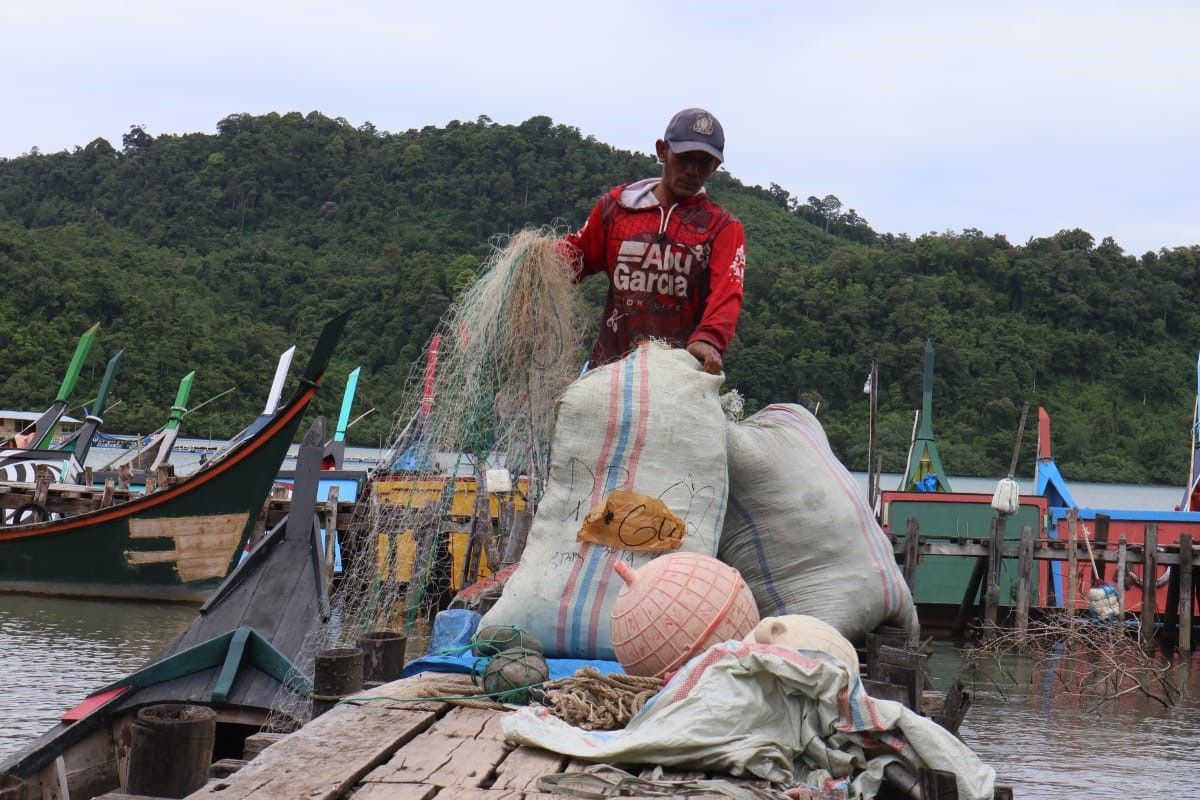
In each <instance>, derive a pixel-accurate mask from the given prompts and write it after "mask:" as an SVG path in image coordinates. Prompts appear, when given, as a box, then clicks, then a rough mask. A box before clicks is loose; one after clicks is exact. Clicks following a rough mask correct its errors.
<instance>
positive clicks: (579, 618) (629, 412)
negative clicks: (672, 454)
mask: <svg viewBox="0 0 1200 800" xmlns="http://www.w3.org/2000/svg"><path fill="white" fill-rule="evenodd" d="M640 352H641V351H640V350H635V351H633V354H632V355H631V356H630V357H629V358H628V359H626V360H625V361H622V362H621V364H620V366H619V367H618V369H622V370H624V375H623V378H624V383H625V387H624V388H625V391H624V397H623V398H622V400H621V411H620V414H621V429H620V433H619V434H618V438H617V446H616V449H615V450H614V451H613V455H612V458H611V459H610V464H609V466H608V467H607V468H606V470H605V471H606V472H607V473H608V474H607V475H606V476H605V478H604V493H605V494H607V493H609V492H611V491H612V490H613V489H614V488H616V487H615V486H614V484H615V483H616V479H617V475H618V474H620V470H619V469H618V467H619V466H620V465H621V464H622V462H623V461H624V459H625V448H626V447H628V445H629V431H630V430H631V429H632V428H633V427H634V424H633V423H634V419H633V376H634V373H635V370H634V365H635V364H636V363H637V359H638V356H639V355H640ZM589 510H590V509H589ZM608 551H609V548H607V547H593V548H592V551H591V552H590V553H589V554H588V564H587V566H586V567H585V568H584V573H583V579H582V580H581V581H580V585H579V587H578V588H577V590H576V591H577V592H578V594H577V595H576V597H575V611H574V613H573V614H572V615H571V616H572V619H571V650H572V652H574V653H578V652H579V648H580V641H579V638H580V636H582V635H583V614H584V611H585V610H587V611H590V610H591V604H592V603H602V602H604V598H603V597H591V595H592V594H593V590H594V589H595V586H596V581H595V578H596V570H597V569H598V568H599V567H600V564H601V563H602V562H603V561H604V560H605V559H607V558H608Z"/></svg>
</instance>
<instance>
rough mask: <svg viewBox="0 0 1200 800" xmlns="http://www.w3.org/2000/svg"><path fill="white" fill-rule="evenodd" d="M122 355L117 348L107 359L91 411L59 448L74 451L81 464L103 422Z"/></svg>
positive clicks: (123, 353) (121, 351)
mask: <svg viewBox="0 0 1200 800" xmlns="http://www.w3.org/2000/svg"><path fill="white" fill-rule="evenodd" d="M124 355H125V351H124V350H118V351H117V353H116V355H114V356H113V357H112V358H110V359H109V360H108V366H107V367H105V369H104V378H103V379H102V380H101V381H100V388H99V390H97V392H96V400H95V403H94V404H93V405H92V413H91V414H88V415H87V417H86V418H85V419H84V421H83V424H82V425H80V426H79V430H78V431H76V432H75V434H74V435H73V436H71V438H70V440H69V441H67V442H65V443H64V444H63V446H62V447H61V448H59V449H60V450H62V451H64V452H69V453H74V454H75V459H76V460H77V461H79V463H81V464H82V463H83V462H84V461H86V460H87V455H88V450H90V449H91V447H92V437H94V436H95V435H96V432H97V431H99V430H100V426H102V425H103V424H104V418H103V417H102V416H101V414H103V413H104V408H105V406H106V405H107V404H108V392H109V390H110V389H111V388H112V384H113V380H114V378H115V377H116V375H117V366H118V365H119V364H120V363H121V359H122V357H124Z"/></svg>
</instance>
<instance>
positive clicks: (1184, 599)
mask: <svg viewBox="0 0 1200 800" xmlns="http://www.w3.org/2000/svg"><path fill="white" fill-rule="evenodd" d="M1193 558H1194V555H1193V550H1192V534H1191V533H1188V532H1186V531H1185V532H1184V533H1181V534H1179V566H1178V567H1176V570H1177V571H1178V572H1179V652H1180V653H1181V654H1182V656H1183V657H1184V658H1185V659H1188V660H1190V659H1191V655H1192V606H1193V604H1194V603H1195V602H1196V600H1195V589H1196V587H1195V585H1194V583H1193V581H1192V578H1193V577H1194V575H1193V572H1194V570H1193V567H1192V563H1193Z"/></svg>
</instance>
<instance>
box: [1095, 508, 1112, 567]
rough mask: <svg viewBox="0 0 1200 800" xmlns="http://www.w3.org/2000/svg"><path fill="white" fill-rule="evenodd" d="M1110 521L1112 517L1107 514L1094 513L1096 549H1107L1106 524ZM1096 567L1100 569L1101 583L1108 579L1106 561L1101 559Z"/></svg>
mask: <svg viewBox="0 0 1200 800" xmlns="http://www.w3.org/2000/svg"><path fill="white" fill-rule="evenodd" d="M1110 522H1112V517H1110V516H1108V515H1107V514H1097V515H1096V549H1097V550H1107V549H1108V526H1109V523H1110ZM1097 567H1098V568H1099V569H1100V582H1101V583H1103V582H1104V581H1107V580H1108V562H1107V561H1101V562H1100V563H1099V564H1097Z"/></svg>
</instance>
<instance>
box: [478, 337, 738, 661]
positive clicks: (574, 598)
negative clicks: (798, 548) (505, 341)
mask: <svg viewBox="0 0 1200 800" xmlns="http://www.w3.org/2000/svg"><path fill="white" fill-rule="evenodd" d="M721 381H722V378H721V376H717V375H709V374H708V373H706V372H704V371H703V370H702V369H701V368H700V366H699V364H698V363H697V361H696V359H695V358H693V357H692V356H691V355H690V354H688V353H687V351H685V350H673V349H670V348H667V347H665V346H663V345H660V344H649V343H647V344H643V345H642V346H641V347H639V348H638V349H636V350H634V351H633V352H632V353H630V354H629V355H628V356H626V357H625V358H624V359H622V360H621V361H618V362H616V363H613V364H608V365H606V366H603V367H600V368H598V369H596V370H593V371H592V372H589V373H588V374H587V375H585V376H584V377H582V378H580V379H579V380H577V381H576V382H575V383H573V384H572V385H571V386H570V387H568V389H567V391H566V392H565V393H564V395H563V398H562V401H561V402H560V404H559V408H558V417H557V420H556V422H555V430H554V438H553V442H552V449H551V462H550V474H549V476H548V478H547V483H546V491H545V494H544V495H543V497H542V499H541V501H540V503H539V504H538V509H537V513H536V514H535V516H534V519H533V527H532V528H531V530H530V532H529V540H528V543H527V545H526V547H525V553H524V555H523V556H522V559H521V566H520V567H519V568H518V569H517V571H516V572H515V573H514V574H513V576H512V577H511V578H509V580H508V583H507V584H506V586H505V588H504V593H503V594H502V595H501V597H500V599H499V600H498V601H497V602H496V605H495V606H494V607H493V608H492V609H491V611H489V612H488V613H487V614H486V615H485V616H484V618H483V620H482V621H481V622H480V625H481V626H486V625H517V626H520V627H521V628H522V629H523V630H526V631H529V632H530V633H532V634H533V635H534V636H536V637H537V638H538V639H539V640H540V641H541V642H542V643H543V646H544V647H545V652H546V655H547V656H550V657H558V658H589V659H613V658H614V653H613V648H612V639H611V636H610V634H609V615H610V614H611V612H612V606H613V603H614V602H615V600H616V597H617V593H618V591H619V590H620V588H621V586H622V583H621V580H620V578H618V577H617V575H616V573H615V571H614V569H613V566H614V564H616V562H617V561H618V560H619V559H623V560H624V561H625V562H626V563H628V564H629V565H630V566H632V567H634V568H636V567H638V566H641V565H642V564H645V563H647V562H648V561H649V560H650V559H651V558H653V557H654V556H655V553H651V552H643V551H640V550H628V549H615V548H610V547H604V546H601V545H598V544H592V543H590V542H581V541H578V540H577V539H576V534H577V533H578V532H579V529H580V527H581V526H582V525H583V520H584V517H585V516H586V515H587V513H588V512H589V511H590V510H591V509H592V508H594V507H595V506H596V505H597V504H598V503H600V502H601V500H603V498H604V497H605V496H606V495H607V493H608V492H610V491H612V490H614V489H625V490H628V491H633V492H637V493H639V494H644V495H649V496H651V497H657V498H659V499H661V500H663V502H665V503H666V505H667V507H668V508H669V509H670V510H671V512H672V513H674V514H675V515H676V516H678V517H679V518H680V519H682V520H683V521H684V522H685V523H686V531H685V533H684V536H683V543H682V545H681V547H680V549H681V550H683V551H690V552H695V553H703V554H704V555H708V556H712V555H715V554H716V549H717V539H718V536H719V534H720V531H721V524H722V521H723V519H724V517H725V502H726V494H727V491H726V489H727V487H726V467H725V463H726V462H725V418H724V415H723V413H722V411H721V404H720V400H719V398H718V390H719V388H720V385H721Z"/></svg>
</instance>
